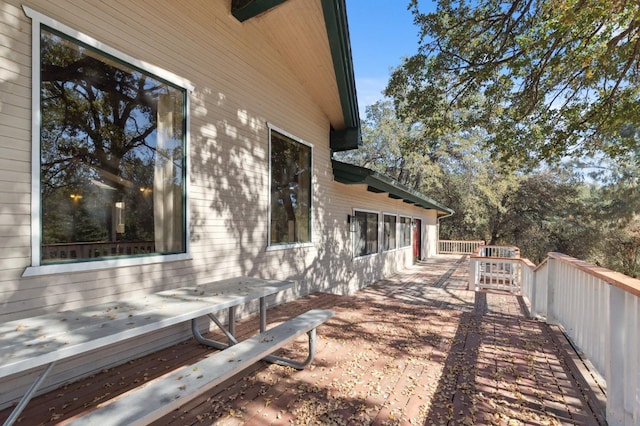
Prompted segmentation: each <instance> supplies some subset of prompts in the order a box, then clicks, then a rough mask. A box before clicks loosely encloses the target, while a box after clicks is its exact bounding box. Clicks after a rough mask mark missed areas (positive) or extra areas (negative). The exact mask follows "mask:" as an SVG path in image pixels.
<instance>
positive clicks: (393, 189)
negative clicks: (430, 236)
mask: <svg viewBox="0 0 640 426" xmlns="http://www.w3.org/2000/svg"><path fill="white" fill-rule="evenodd" d="M331 165H332V167H333V179H334V180H335V181H336V182H340V183H344V184H346V185H354V184H365V185H367V189H368V190H369V191H371V192H387V193H388V194H389V197H390V198H394V199H401V200H403V201H404V202H406V203H408V204H415V205H416V206H419V207H422V208H424V209H427V210H436V211H437V212H438V214H442V215H450V214H453V213H454V211H453V210H452V209H450V208H448V207H445V206H443V205H442V204H440V203H438V202H437V201H434V200H432V199H431V198H429V197H427V196H426V195H423V194H421V193H419V192H418V191H415V190H413V189H411V188H409V187H407V186H405V185H403V184H401V183H399V182H397V181H395V180H394V179H391V178H390V177H387V176H385V175H383V174H380V173H378V172H376V171H373V170H371V169H367V168H366V167H360V166H355V165H353V164H348V163H343V162H341V161H337V160H331ZM371 188H373V190H372V189H371Z"/></svg>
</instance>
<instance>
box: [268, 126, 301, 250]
mask: <svg viewBox="0 0 640 426" xmlns="http://www.w3.org/2000/svg"><path fill="white" fill-rule="evenodd" d="M270 157H271V164H270V170H271V209H270V224H269V245H271V246H275V245H286V244H297V243H310V242H311V147H310V146H309V145H307V144H304V143H302V142H301V141H299V140H295V139H294V138H293V137H290V136H287V135H285V134H284V133H283V132H279V131H276V130H274V129H270Z"/></svg>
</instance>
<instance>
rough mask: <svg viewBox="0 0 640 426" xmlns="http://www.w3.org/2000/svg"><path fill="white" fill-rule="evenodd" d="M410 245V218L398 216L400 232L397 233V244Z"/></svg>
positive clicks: (401, 245)
mask: <svg viewBox="0 0 640 426" xmlns="http://www.w3.org/2000/svg"><path fill="white" fill-rule="evenodd" d="M410 245H411V218H410V217H406V216H401V217H400V234H399V235H398V246H399V247H408V246H410Z"/></svg>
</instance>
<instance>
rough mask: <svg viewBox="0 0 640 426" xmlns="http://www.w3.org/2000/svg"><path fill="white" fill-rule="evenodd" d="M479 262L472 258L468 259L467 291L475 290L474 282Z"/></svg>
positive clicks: (476, 277)
mask: <svg viewBox="0 0 640 426" xmlns="http://www.w3.org/2000/svg"><path fill="white" fill-rule="evenodd" d="M478 264H479V262H478V261H477V259H475V258H474V257H473V256H471V257H470V258H469V287H468V288H467V290H472V291H475V290H476V281H477V279H478Z"/></svg>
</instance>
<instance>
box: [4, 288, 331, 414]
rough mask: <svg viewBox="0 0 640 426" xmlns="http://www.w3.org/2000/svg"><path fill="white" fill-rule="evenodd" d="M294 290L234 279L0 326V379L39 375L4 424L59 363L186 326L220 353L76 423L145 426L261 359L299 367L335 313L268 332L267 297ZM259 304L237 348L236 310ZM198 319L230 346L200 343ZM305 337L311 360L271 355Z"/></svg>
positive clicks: (316, 313) (309, 315)
mask: <svg viewBox="0 0 640 426" xmlns="http://www.w3.org/2000/svg"><path fill="white" fill-rule="evenodd" d="M293 286H294V283H293V282H290V281H274V280H263V279H257V278H246V277H243V278H234V279H229V280H223V281H218V282H214V283H209V284H203V285H196V286H191V287H183V288H178V289H174V290H168V291H163V292H160V293H154V294H150V295H147V296H144V297H141V298H139V299H136V300H128V301H120V302H113V303H107V304H102V305H97V306H90V307H86V308H81V309H77V310H70V311H63V312H57V313H52V314H46V315H42V316H38V317H32V318H26V319H23V320H18V321H12V322H7V323H4V324H0V379H2V378H3V377H7V376H10V375H13V374H16V373H22V372H25V371H28V370H32V369H34V368H39V367H40V368H43V370H42V372H41V373H40V374H39V376H38V377H37V379H36V380H35V382H34V383H33V384H32V385H31V387H30V388H29V389H28V390H27V392H26V393H25V395H24V396H23V397H22V399H21V401H20V402H19V403H18V405H17V406H16V407H15V409H14V411H13V412H12V414H11V416H10V417H9V418H8V419H7V420H6V422H5V423H4V425H5V426H8V425H12V424H13V423H14V422H15V421H16V420H17V419H18V416H19V415H20V413H21V412H22V411H23V410H24V408H25V407H26V405H27V404H28V403H29V401H30V399H31V398H32V397H33V396H34V394H35V393H36V391H37V389H38V388H39V386H40V385H41V384H42V383H43V381H44V379H45V378H46V376H47V374H48V373H49V372H50V371H51V370H52V369H53V367H54V366H55V363H56V362H58V361H61V360H64V359H67V358H69V357H72V356H77V355H82V354H86V353H88V352H89V351H93V350H96V349H98V350H99V349H102V348H105V347H107V346H109V345H113V344H116V343H119V342H122V341H123V340H126V339H131V338H135V337H139V336H142V335H144V334H147V333H151V332H154V331H157V330H159V329H161V328H165V327H170V326H173V325H176V324H180V323H183V322H185V321H191V329H192V332H193V334H194V337H195V338H196V339H197V341H198V342H200V343H202V344H205V345H208V346H211V347H213V348H216V349H221V352H216V353H214V354H213V355H211V356H209V357H207V358H205V359H204V360H202V361H199V362H198V363H196V364H194V365H192V366H187V367H183V368H182V369H179V370H178V371H176V372H175V373H173V374H170V375H169V376H166V377H163V378H161V379H159V380H156V381H152V382H151V383H149V384H147V385H146V386H143V387H139V388H136V389H134V390H132V391H130V392H129V393H127V394H125V395H127V396H126V398H120V399H116V400H115V401H113V402H112V403H110V404H107V405H104V406H102V407H100V408H99V409H97V410H95V411H93V412H91V413H89V414H88V415H87V416H84V417H80V418H79V419H77V421H76V423H77V424H97V421H98V420H96V419H100V420H99V421H100V422H101V424H102V425H106V424H145V423H148V422H150V421H153V420H154V419H157V418H159V417H160V416H162V415H164V414H167V413H168V412H171V411H172V410H173V409H175V408H178V407H179V406H180V405H182V404H184V403H185V402H187V401H188V400H189V399H192V398H194V397H196V396H197V395H199V394H201V393H203V392H205V391H206V390H208V389H210V388H212V387H214V386H216V385H217V384H220V383H222V382H223V381H224V380H226V379H228V378H229V377H231V376H233V375H234V374H236V373H238V372H240V371H242V370H244V369H245V368H247V367H249V366H250V365H251V364H253V363H255V362H257V361H259V360H261V359H265V360H267V361H271V362H276V363H280V364H284V365H289V366H292V367H294V368H298V369H300V368H304V366H306V365H307V364H308V363H309V362H311V360H312V359H313V354H314V351H315V329H316V327H318V326H319V325H321V324H322V323H323V322H324V321H326V320H327V319H329V318H330V317H331V316H333V312H332V311H328V310H311V311H308V312H306V313H304V314H302V315H300V316H298V317H295V318H293V319H290V320H288V321H286V322H284V323H282V324H280V325H278V326H276V327H273V328H272V329H270V330H267V320H266V310H267V306H266V305H267V304H266V297H267V296H270V295H273V294H276V293H279V292H281V291H285V290H287V289H290V288H292V287H293ZM256 299H259V303H260V309H259V310H260V315H259V318H260V325H259V330H260V332H259V334H257V335H255V336H253V337H250V338H248V339H246V340H244V341H241V342H238V340H237V339H236V337H235V316H236V315H235V314H236V307H237V306H239V305H241V304H245V303H249V302H252V301H255V300H256ZM223 310H228V322H227V327H226V328H225V327H224V326H223V324H222V323H221V322H220V320H219V319H218V318H217V316H216V315H215V314H216V313H219V312H221V311H223ZM201 317H205V318H208V319H210V320H212V321H213V322H214V323H215V324H216V325H217V326H218V327H219V328H220V329H221V330H222V331H223V332H224V334H225V335H226V336H227V339H228V342H227V343H223V342H218V341H212V340H209V339H206V338H205V337H203V336H202V335H201V334H200V329H199V327H198V323H197V320H198V318H201ZM304 333H307V334H308V337H309V354H308V356H307V358H306V359H305V360H304V361H302V362H300V361H294V360H289V359H285V358H280V357H276V356H273V355H270V354H272V353H273V352H275V351H276V350H278V349H280V348H281V347H283V346H284V345H286V344H287V343H289V342H291V341H292V340H294V339H295V338H296V337H298V336H300V335H302V334H304Z"/></svg>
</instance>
